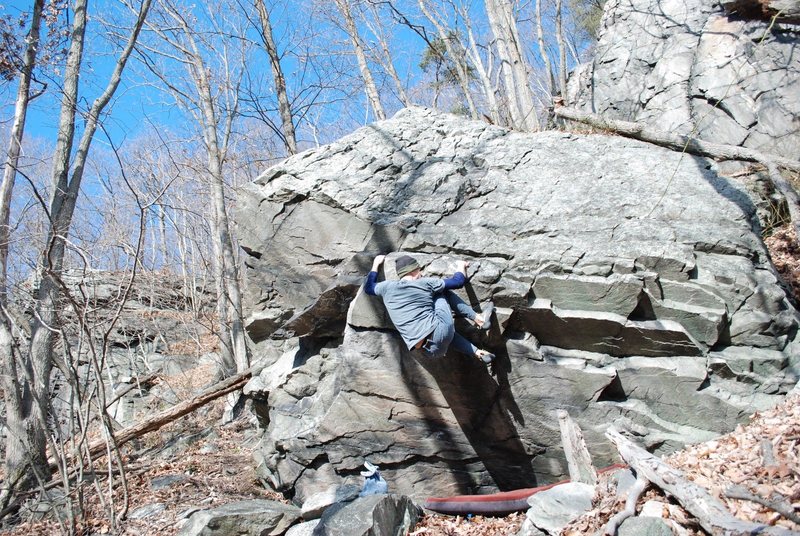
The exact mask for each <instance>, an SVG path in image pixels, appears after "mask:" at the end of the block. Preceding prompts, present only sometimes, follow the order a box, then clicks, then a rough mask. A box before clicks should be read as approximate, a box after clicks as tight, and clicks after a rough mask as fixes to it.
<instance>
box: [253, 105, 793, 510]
mask: <svg viewBox="0 0 800 536" xmlns="http://www.w3.org/2000/svg"><path fill="white" fill-rule="evenodd" d="M715 169H716V168H715V166H714V165H713V164H712V163H711V162H709V161H707V160H705V159H701V158H690V157H686V156H683V157H682V156H681V155H679V154H676V153H672V152H670V151H668V150H664V149H660V148H657V147H653V146H649V145H646V144H643V143H640V142H636V141H632V140H626V139H622V138H616V137H610V136H600V135H593V136H581V135H574V134H567V133H560V132H543V133H538V134H517V133H511V132H509V131H506V130H503V129H500V128H497V127H493V126H490V125H486V124H484V123H479V122H471V121H465V120H463V119H461V118H457V117H455V116H450V115H445V114H439V113H435V112H433V111H430V110H426V109H422V108H412V109H408V110H404V111H402V112H400V113H399V114H398V115H397V116H396V117H395V118H393V119H391V120H388V121H384V122H380V123H376V124H374V125H371V126H369V127H366V128H363V129H361V130H359V131H357V132H355V133H353V134H352V135H350V136H347V137H345V138H343V139H342V140H340V141H339V142H337V143H334V144H332V145H330V146H327V147H323V148H320V149H318V150H314V151H308V152H305V153H302V154H299V155H296V156H294V157H292V158H290V159H288V160H286V161H285V162H284V163H283V164H281V165H279V166H277V167H275V168H272V169H271V170H269V171H267V172H266V173H265V174H264V175H262V176H261V177H260V178H259V179H258V180H257V181H256V182H255V183H254V184H252V185H250V186H249V187H248V188H247V189H246V190H245V191H244V193H243V194H242V197H241V198H240V201H239V205H240V207H241V210H240V212H239V214H238V221H239V236H240V241H241V243H242V244H243V247H244V249H245V251H246V252H247V253H248V255H247V258H246V259H245V263H246V266H247V277H248V279H249V281H248V288H249V289H250V291H251V294H250V296H249V302H248V308H249V311H250V317H249V320H248V329H249V331H250V333H251V335H252V336H253V338H254V339H256V340H263V341H265V342H264V343H263V344H268V342H267V339H268V338H269V337H270V336H274V337H276V338H277V337H280V338H284V337H287V336H290V335H291V333H294V335H298V334H300V333H301V332H302V333H303V334H304V336H303V338H302V339H300V344H298V346H297V349H296V350H295V351H294V352H291V351H290V352H286V353H284V354H283V356H282V357H281V358H280V359H279V360H278V361H276V363H275V365H273V366H272V367H268V368H265V369H264V372H263V373H262V375H261V376H260V377H258V378H254V380H253V382H252V384H251V385H250V386H249V387H248V390H247V392H249V393H250V396H252V397H254V398H258V399H260V400H261V401H262V402H263V401H266V402H267V404H263V403H260V404H255V405H254V406H255V407H257V408H261V409H260V411H261V415H260V418H261V422H262V423H264V426H265V433H264V436H263V439H262V442H261V445H262V446H261V450H260V451H259V456H258V463H259V467H258V471H259V473H260V474H261V475H262V476H263V477H264V478H266V479H268V481H270V482H271V483H272V484H273V485H274V486H275V487H276V488H277V489H279V490H281V491H285V492H287V493H289V494H292V493H294V494H295V500H296V502H297V503H298V504H301V503H302V502H303V501H304V500H305V499H306V498H308V497H310V496H311V495H313V494H314V493H316V492H319V491H322V490H324V489H326V488H328V487H329V486H331V485H339V484H341V483H342V482H343V480H348V479H350V481H351V483H359V481H358V476H357V475H358V471H359V469H360V467H361V465H362V464H363V462H364V459H369V460H370V461H371V462H373V463H375V464H376V465H379V466H380V467H381V472H382V474H383V476H384V477H385V478H386V480H387V481H388V483H389V489H390V490H391V491H392V492H393V493H401V494H406V495H409V496H411V497H414V498H424V497H426V496H430V495H435V496H446V495H452V494H464V493H480V492H489V491H494V490H496V489H497V488H501V489H514V488H524V487H533V486H536V485H539V484H542V483H545V482H548V481H552V480H557V479H560V478H561V477H562V476H563V475H564V474H565V473H566V464H565V461H564V458H563V453H562V451H561V447H560V433H559V426H558V420H557V416H556V410H557V409H566V410H567V411H568V412H569V413H570V415H571V416H572V418H573V419H574V420H576V421H577V422H578V424H579V425H580V426H581V427H582V429H583V431H584V435H585V438H586V442H587V446H588V448H589V449H590V451H591V452H592V455H593V456H594V459H595V463H596V464H597V465H598V466H603V465H605V464H608V463H611V462H612V461H613V458H614V451H613V447H611V446H610V445H609V444H608V443H607V441H606V439H605V438H604V436H603V433H604V431H605V430H606V428H607V426H608V425H609V424H611V423H614V424H616V425H617V426H618V427H622V428H627V429H629V430H631V431H633V432H634V433H636V434H637V435H638V436H640V437H641V438H642V441H643V442H645V443H646V444H647V445H649V446H650V447H651V448H652V449H655V450H657V451H658V452H659V453H662V452H668V451H671V450H673V449H675V448H678V447H680V446H682V445H683V444H685V443H686V442H696V441H701V440H707V439H710V438H712V437H714V436H716V435H717V434H720V433H723V432H726V431H729V430H731V429H732V428H733V427H734V426H735V424H736V423H738V422H741V421H742V420H744V419H745V418H746V417H747V416H748V415H749V414H750V413H751V412H752V411H753V410H755V409H757V408H764V407H768V406H770V405H772V404H774V403H775V402H776V401H777V399H778V398H779V397H780V396H781V395H782V394H783V393H785V392H786V391H787V390H789V389H791V388H792V387H793V386H794V384H795V383H796V382H797V374H796V365H797V360H798V343H797V342H796V341H795V336H796V332H797V326H798V314H797V312H796V311H795V310H794V308H793V307H792V306H791V305H790V304H789V302H788V301H787V300H786V297H785V295H784V293H783V291H782V290H781V288H780V286H779V285H778V280H777V279H776V276H775V272H774V270H773V268H772V267H771V264H770V263H769V260H768V258H767V254H766V251H765V248H764V246H763V244H762V242H761V240H760V238H759V236H758V235H757V234H755V233H754V232H753V231H752V226H753V223H752V222H753V217H754V213H755V208H754V207H755V205H754V203H753V201H752V200H751V199H750V197H749V195H748V194H747V192H746V191H745V190H744V188H742V187H740V186H739V185H737V184H736V183H734V182H731V181H728V180H725V179H723V178H721V177H720V176H719V175H717V173H716V172H715ZM399 250H403V251H405V252H410V253H412V254H413V255H415V256H416V257H417V259H418V260H419V261H420V262H421V264H422V265H423V266H424V269H425V272H426V273H428V274H430V275H434V276H438V275H450V273H452V270H453V267H454V263H455V261H456V260H458V259H466V260H469V261H470V263H471V264H470V270H471V271H472V272H473V275H472V277H471V280H470V283H469V284H468V286H467V287H466V288H465V289H464V290H463V291H460V292H462V295H463V296H464V297H465V299H467V300H468V301H469V302H470V303H473V304H476V306H477V304H478V303H481V302H484V301H486V300H488V299H492V300H493V301H494V303H495V304H496V305H497V310H496V311H497V323H496V324H495V326H494V327H493V328H492V330H490V332H489V333H486V332H482V331H478V330H476V329H475V328H474V327H471V326H469V325H466V324H463V323H460V322H457V324H456V326H457V329H458V330H459V332H461V333H462V334H464V335H465V336H466V337H468V338H470V339H472V340H473V341H474V342H475V343H476V344H477V345H478V346H481V347H484V348H488V349H491V350H492V351H494V352H495V353H496V354H497V356H498V358H497V360H496V363H495V365H494V368H493V370H491V371H489V370H487V369H486V367H485V366H483V365H482V364H481V363H480V362H478V361H477V360H475V359H473V358H468V357H467V356H463V355H459V354H455V353H452V352H451V353H450V354H448V355H447V356H446V357H445V358H443V359H441V360H428V359H425V358H423V357H421V356H418V355H416V354H414V353H411V352H408V351H407V350H406V349H405V347H404V345H403V343H402V341H401V339H400V338H399V336H398V335H397V334H396V332H394V330H393V329H392V328H391V323H390V322H388V321H387V318H386V316H385V311H384V310H383V306H382V304H381V302H380V300H379V299H378V298H374V297H370V296H367V295H364V294H363V293H361V292H358V291H357V289H354V286H353V282H354V281H355V280H361V281H363V278H364V276H365V275H366V273H367V272H368V271H369V269H370V266H371V263H372V258H373V257H374V255H376V254H378V253H386V252H390V251H399ZM394 256H395V254H393V255H391V256H390V258H389V259H388V260H387V262H386V272H387V276H391V273H392V266H393V261H392V259H393V258H394ZM353 296H355V299H352V298H353ZM351 299H352V301H350V300H351ZM337 300H340V301H337ZM348 305H349V307H350V309H349V311H347V312H346V313H345V311H346V310H347V306H348ZM314 310H317V311H325V313H324V314H317V313H314V314H310V313H308V312H309V311H314ZM303 315H307V316H306V318H309V319H313V320H309V321H308V322H306V323H301V322H298V320H297V319H298V318H302V317H303ZM301 324H303V326H305V327H303V328H302V329H296V326H299V325H301ZM287 326H295V327H291V329H290V328H288V327H287ZM289 332H291V333H289ZM291 340H293V339H289V341H291Z"/></svg>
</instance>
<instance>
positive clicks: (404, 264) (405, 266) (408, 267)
mask: <svg viewBox="0 0 800 536" xmlns="http://www.w3.org/2000/svg"><path fill="white" fill-rule="evenodd" d="M394 267H395V269H396V270H397V277H399V278H400V279H402V278H404V277H405V276H407V275H408V274H410V273H411V272H413V271H414V270H418V269H419V263H418V262H417V261H416V259H414V257H409V256H408V255H403V256H402V257H398V258H397V260H396V261H395V263H394Z"/></svg>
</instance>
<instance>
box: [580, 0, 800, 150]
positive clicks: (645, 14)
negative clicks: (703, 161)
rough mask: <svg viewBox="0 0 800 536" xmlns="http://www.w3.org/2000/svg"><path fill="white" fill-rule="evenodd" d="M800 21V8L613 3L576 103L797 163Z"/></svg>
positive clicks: (787, 1)
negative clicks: (795, 159) (776, 155)
mask: <svg viewBox="0 0 800 536" xmlns="http://www.w3.org/2000/svg"><path fill="white" fill-rule="evenodd" d="M778 13H780V14H781V16H779V17H778V18H777V19H776V20H775V21H773V20H771V17H772V16H773V15H776V14H778ZM798 22H800V2H797V0H772V1H768V0H736V1H725V2H721V3H720V2H715V1H710V0H608V2H607V3H606V7H605V10H604V16H603V22H602V29H601V32H600V38H599V42H598V43H597V47H596V50H595V54H594V58H593V60H592V61H591V62H590V63H588V64H584V65H583V66H581V67H580V68H578V69H576V71H575V72H574V73H573V76H572V77H571V79H570V89H569V91H568V93H569V95H568V99H567V100H568V101H569V103H570V104H575V105H577V106H579V107H580V108H582V109H584V110H587V111H592V112H596V113H599V114H602V115H605V116H607V117H609V118H612V119H623V120H628V121H637V122H640V123H645V124H649V125H652V126H654V127H658V128H660V129H662V130H665V131H668V132H677V133H680V134H691V135H694V136H697V137H700V138H702V139H706V140H709V141H713V142H717V143H725V144H730V145H741V146H744V147H751V148H754V149H758V150H761V151H763V152H768V153H769V152H771V153H775V154H779V155H783V156H791V157H795V156H796V155H797V154H798V152H799V151H800V54H798V50H800V25H798Z"/></svg>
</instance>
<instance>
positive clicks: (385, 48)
mask: <svg viewBox="0 0 800 536" xmlns="http://www.w3.org/2000/svg"><path fill="white" fill-rule="evenodd" d="M369 11H370V12H371V14H372V19H371V20H365V22H366V24H367V27H368V28H369V30H370V32H372V35H374V36H375V39H376V40H377V41H378V44H379V45H380V47H381V52H382V53H383V61H382V62H381V63H382V65H383V67H384V69H386V72H387V73H389V76H390V77H391V78H392V81H393V82H394V84H395V87H396V88H397V96H398V98H399V99H400V102H402V103H403V106H406V107H408V106H411V104H412V103H411V99H410V98H409V97H408V92H407V91H406V87H405V84H404V83H403V81H402V80H401V79H400V74H399V73H398V72H397V69H396V68H395V66H394V61H393V59H392V51H391V49H390V48H389V42H388V40H387V38H386V32H385V29H384V27H383V24H382V22H381V16H380V12H379V10H378V6H376V5H374V4H369Z"/></svg>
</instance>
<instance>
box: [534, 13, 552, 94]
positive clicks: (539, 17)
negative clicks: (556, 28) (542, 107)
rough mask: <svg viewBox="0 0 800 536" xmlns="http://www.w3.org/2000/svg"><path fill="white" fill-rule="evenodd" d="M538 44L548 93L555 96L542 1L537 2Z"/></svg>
mask: <svg viewBox="0 0 800 536" xmlns="http://www.w3.org/2000/svg"><path fill="white" fill-rule="evenodd" d="M536 43H537V44H538V45H539V55H540V56H541V57H542V62H543V63H544V70H545V77H546V78H547V91H548V93H549V94H550V95H553V94H554V92H553V86H554V85H555V83H554V81H553V65H552V63H551V62H550V54H549V53H548V52H547V47H546V46H545V44H544V24H543V23H542V0H536Z"/></svg>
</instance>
